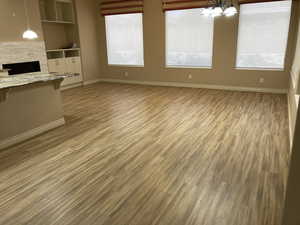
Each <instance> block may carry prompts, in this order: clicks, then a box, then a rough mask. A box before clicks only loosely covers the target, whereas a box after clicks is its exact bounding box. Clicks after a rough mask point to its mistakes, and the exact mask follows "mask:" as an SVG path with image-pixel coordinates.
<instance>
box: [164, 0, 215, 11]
mask: <svg viewBox="0 0 300 225" xmlns="http://www.w3.org/2000/svg"><path fill="white" fill-rule="evenodd" d="M211 6H213V1H208V0H162V8H163V11H164V12H165V11H170V10H180V9H195V8H206V7H211Z"/></svg>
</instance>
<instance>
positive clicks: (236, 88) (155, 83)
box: [100, 79, 287, 94]
mask: <svg viewBox="0 0 300 225" xmlns="http://www.w3.org/2000/svg"><path fill="white" fill-rule="evenodd" d="M100 81H101V82H110V83H124V84H140V85H152V86H168V87H188V88H205V89H216V90H227V91H245V92H263V93H276V94H286V93H287V89H273V88H253V87H239V86H223V85H211V84H193V83H180V82H163V81H137V80H119V79H100Z"/></svg>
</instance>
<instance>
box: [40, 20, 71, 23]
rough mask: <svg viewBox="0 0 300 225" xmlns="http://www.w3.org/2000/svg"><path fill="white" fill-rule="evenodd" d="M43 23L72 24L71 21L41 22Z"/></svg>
mask: <svg viewBox="0 0 300 225" xmlns="http://www.w3.org/2000/svg"><path fill="white" fill-rule="evenodd" d="M42 22H43V23H56V24H74V22H71V21H59V20H42Z"/></svg>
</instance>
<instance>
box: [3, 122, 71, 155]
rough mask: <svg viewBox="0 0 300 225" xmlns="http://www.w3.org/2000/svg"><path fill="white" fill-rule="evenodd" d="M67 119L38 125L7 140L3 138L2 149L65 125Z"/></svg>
mask: <svg viewBox="0 0 300 225" xmlns="http://www.w3.org/2000/svg"><path fill="white" fill-rule="evenodd" d="M65 123H66V122H65V119H64V118H60V119H58V120H55V121H52V122H50V123H47V124H44V125H42V126H39V127H36V128H34V129H32V130H29V131H26V132H24V133H21V134H18V135H16V136H13V137H10V138H7V139H5V140H1V141H0V149H4V148H7V147H10V146H12V145H15V144H18V143H21V142H23V141H26V140H28V139H30V138H33V137H35V136H37V135H40V134H42V133H45V132H47V131H49V130H52V129H55V128H57V127H60V126H63V125H65Z"/></svg>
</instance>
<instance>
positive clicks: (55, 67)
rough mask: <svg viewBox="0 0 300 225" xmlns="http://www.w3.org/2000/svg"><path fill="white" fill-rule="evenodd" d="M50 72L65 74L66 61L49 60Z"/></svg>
mask: <svg viewBox="0 0 300 225" xmlns="http://www.w3.org/2000/svg"><path fill="white" fill-rule="evenodd" d="M48 69H49V72H50V73H51V72H55V73H65V72H66V61H65V59H49V60H48Z"/></svg>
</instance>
